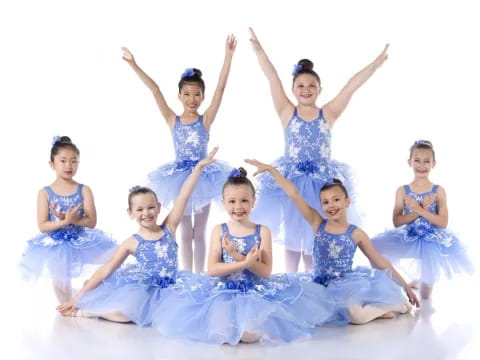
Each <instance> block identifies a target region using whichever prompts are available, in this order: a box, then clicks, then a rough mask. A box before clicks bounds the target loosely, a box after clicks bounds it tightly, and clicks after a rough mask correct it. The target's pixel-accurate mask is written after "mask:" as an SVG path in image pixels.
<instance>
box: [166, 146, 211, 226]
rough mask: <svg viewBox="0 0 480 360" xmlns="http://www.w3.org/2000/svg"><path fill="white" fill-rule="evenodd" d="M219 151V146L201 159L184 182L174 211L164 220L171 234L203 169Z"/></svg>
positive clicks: (180, 218)
mask: <svg viewBox="0 0 480 360" xmlns="http://www.w3.org/2000/svg"><path fill="white" fill-rule="evenodd" d="M217 151H218V147H215V148H213V150H212V151H211V152H210V154H208V156H207V157H206V158H204V159H202V160H200V161H199V162H198V163H197V165H195V167H194V168H193V170H192V173H191V174H190V175H189V176H188V178H187V179H186V180H185V182H184V183H183V185H182V188H181V189H180V192H179V193H178V196H177V199H176V200H175V203H174V205H173V209H172V211H170V213H169V214H168V216H167V217H166V218H165V221H164V222H163V223H164V225H165V226H167V228H168V230H170V233H171V234H175V231H176V230H177V227H178V224H179V223H180V221H181V220H182V217H183V213H184V211H185V208H186V207H187V203H188V200H189V199H190V195H192V192H193V190H194V189H195V185H197V182H198V179H200V175H201V174H202V169H203V168H204V167H205V166H207V165H209V164H211V163H213V162H214V161H215V160H214V157H215V154H216V153H217Z"/></svg>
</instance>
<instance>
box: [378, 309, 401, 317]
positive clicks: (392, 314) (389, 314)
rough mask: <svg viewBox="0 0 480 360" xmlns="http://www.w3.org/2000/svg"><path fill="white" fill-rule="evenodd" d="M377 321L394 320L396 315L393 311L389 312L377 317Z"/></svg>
mask: <svg viewBox="0 0 480 360" xmlns="http://www.w3.org/2000/svg"><path fill="white" fill-rule="evenodd" d="M378 318H379V319H396V318H397V315H395V313H394V312H393V311H389V312H387V313H385V314H383V315H381V316H379V317H378Z"/></svg>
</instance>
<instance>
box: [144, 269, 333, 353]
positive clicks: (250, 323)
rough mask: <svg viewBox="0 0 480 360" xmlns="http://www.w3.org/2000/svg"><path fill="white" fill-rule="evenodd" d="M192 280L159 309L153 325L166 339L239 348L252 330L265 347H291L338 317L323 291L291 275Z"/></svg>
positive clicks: (154, 315)
mask: <svg viewBox="0 0 480 360" xmlns="http://www.w3.org/2000/svg"><path fill="white" fill-rule="evenodd" d="M191 280H193V281H191ZM190 281H191V282H189V283H183V284H182V285H181V286H180V287H178V286H177V288H176V289H175V291H172V292H171V293H170V294H169V296H165V297H164V298H163V300H161V302H160V304H161V305H160V306H157V307H156V311H155V312H154V313H153V315H152V316H153V317H152V326H153V327H155V328H156V329H157V330H159V331H160V333H161V334H163V335H166V336H171V337H176V338H181V339H185V340H190V341H200V342H206V343H214V344H225V343H228V344H237V343H238V342H239V341H240V338H241V336H242V333H243V332H244V331H252V332H256V333H258V334H259V335H260V341H262V342H290V341H292V340H294V339H300V338H306V337H310V335H311V334H312V333H313V332H314V331H315V327H316V326H319V325H322V324H324V323H326V322H328V321H330V320H331V318H332V316H334V314H335V309H336V307H335V304H333V303H331V302H330V301H328V300H326V297H325V296H324V291H325V290H324V288H323V287H320V286H317V285H316V284H314V283H311V282H310V283H307V282H301V281H299V280H298V279H297V278H295V277H293V276H290V275H286V274H281V275H280V274H279V275H274V276H272V277H270V278H267V279H261V280H255V281H251V280H229V281H226V282H224V281H222V280H220V279H219V278H210V277H205V276H196V277H195V278H191V279H190ZM177 284H178V283H177Z"/></svg>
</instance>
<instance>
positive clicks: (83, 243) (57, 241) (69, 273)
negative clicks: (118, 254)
mask: <svg viewBox="0 0 480 360" xmlns="http://www.w3.org/2000/svg"><path fill="white" fill-rule="evenodd" d="M116 248H117V245H116V243H115V242H114V241H113V240H112V238H111V237H110V236H109V235H107V234H105V233H104V232H103V231H101V230H98V229H91V228H86V227H80V226H69V227H66V228H62V229H59V230H56V231H53V232H50V233H42V234H39V235H37V236H35V237H34V238H33V239H31V240H29V241H28V243H27V248H26V249H25V251H24V253H23V255H22V259H21V261H20V264H19V265H20V269H21V271H22V273H23V276H24V277H25V278H26V279H29V278H35V277H40V276H44V277H48V278H51V279H53V280H59V281H64V280H69V279H71V278H74V277H77V276H80V275H81V274H82V272H83V270H84V267H85V265H88V264H103V263H104V262H105V261H107V260H108V259H109V258H110V257H111V256H112V255H113V253H114V252H115V250H116Z"/></svg>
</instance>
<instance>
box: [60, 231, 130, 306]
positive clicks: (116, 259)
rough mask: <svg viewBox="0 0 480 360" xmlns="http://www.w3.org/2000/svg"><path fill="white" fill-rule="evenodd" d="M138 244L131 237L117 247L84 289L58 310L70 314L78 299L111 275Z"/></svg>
mask: <svg viewBox="0 0 480 360" xmlns="http://www.w3.org/2000/svg"><path fill="white" fill-rule="evenodd" d="M136 246H137V242H136V240H135V239H134V238H133V237H131V238H128V239H127V240H125V241H124V242H123V243H122V244H121V245H120V246H119V247H118V249H117V251H116V252H115V254H113V256H112V257H111V258H110V260H108V261H107V262H106V263H105V264H104V265H102V266H101V267H100V268H99V269H98V270H97V271H95V273H94V274H93V275H92V277H91V278H90V279H89V280H88V281H87V282H86V283H85V285H83V287H82V289H81V290H80V291H79V292H78V294H77V295H75V296H74V297H73V298H72V299H70V300H69V301H68V302H66V303H65V304H61V305H59V306H57V310H58V311H59V312H61V313H63V314H68V313H70V312H71V311H73V310H74V309H75V305H76V304H77V302H78V300H79V299H80V298H81V297H82V295H83V294H85V293H86V292H88V291H90V290H92V289H95V288H96V287H97V286H98V285H99V284H100V283H101V282H102V281H103V280H105V279H106V278H107V277H109V276H110V275H111V274H112V273H113V272H114V271H115V270H116V269H117V268H118V267H119V266H120V265H122V264H123V262H124V261H125V259H126V258H127V257H128V255H130V254H132V253H133V252H134V249H135V248H136Z"/></svg>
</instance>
